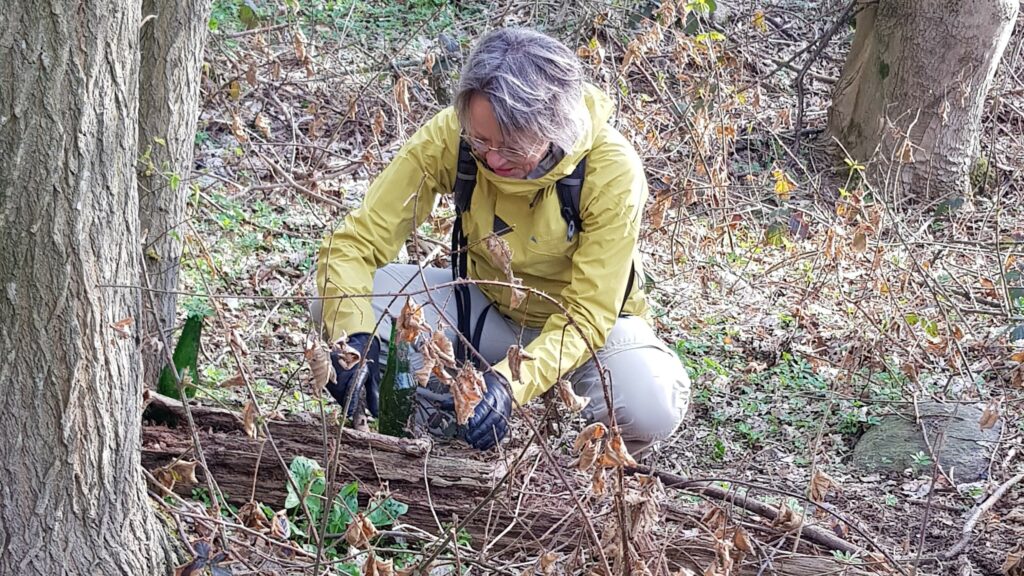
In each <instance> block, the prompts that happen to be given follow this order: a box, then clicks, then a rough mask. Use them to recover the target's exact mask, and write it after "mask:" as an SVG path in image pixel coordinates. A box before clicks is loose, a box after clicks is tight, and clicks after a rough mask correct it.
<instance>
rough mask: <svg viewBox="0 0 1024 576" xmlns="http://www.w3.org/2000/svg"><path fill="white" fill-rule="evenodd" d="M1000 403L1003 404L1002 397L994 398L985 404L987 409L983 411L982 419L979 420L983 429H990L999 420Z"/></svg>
mask: <svg viewBox="0 0 1024 576" xmlns="http://www.w3.org/2000/svg"><path fill="white" fill-rule="evenodd" d="M1000 404H1002V398H993V399H991V400H989V401H988V404H986V405H985V411H984V412H982V413H981V419H980V420H979V421H978V425H979V426H980V427H981V429H982V430H988V429H989V428H991V427H993V426H995V425H996V422H998V421H999V405H1000Z"/></svg>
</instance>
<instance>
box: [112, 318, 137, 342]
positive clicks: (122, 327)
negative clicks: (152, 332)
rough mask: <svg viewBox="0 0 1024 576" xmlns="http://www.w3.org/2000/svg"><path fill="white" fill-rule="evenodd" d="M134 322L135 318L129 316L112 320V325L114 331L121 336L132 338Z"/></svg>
mask: <svg viewBox="0 0 1024 576" xmlns="http://www.w3.org/2000/svg"><path fill="white" fill-rule="evenodd" d="M134 323H135V319H134V318H132V317H131V316H129V317H128V318H122V319H121V320H118V321H117V322H112V323H111V324H110V327H111V328H113V329H114V333H115V334H117V336H118V337H119V338H131V336H132V331H131V329H130V328H131V325H132V324H134Z"/></svg>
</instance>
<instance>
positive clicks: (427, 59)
mask: <svg viewBox="0 0 1024 576" xmlns="http://www.w3.org/2000/svg"><path fill="white" fill-rule="evenodd" d="M435 62H437V56H434V53H433V52H427V53H426V54H424V55H423V72H424V73H426V74H430V72H431V71H432V70H433V69H434V63H435Z"/></svg>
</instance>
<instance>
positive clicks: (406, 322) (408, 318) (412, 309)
mask: <svg viewBox="0 0 1024 576" xmlns="http://www.w3.org/2000/svg"><path fill="white" fill-rule="evenodd" d="M426 331H427V326H426V324H425V323H424V322H423V307H422V306H416V305H415V304H414V303H413V301H412V298H406V300H405V306H402V312H401V313H399V315H398V341H399V342H415V341H416V338H417V337H418V336H419V335H420V334H422V333H424V332H426Z"/></svg>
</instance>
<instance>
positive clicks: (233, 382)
mask: <svg viewBox="0 0 1024 576" xmlns="http://www.w3.org/2000/svg"><path fill="white" fill-rule="evenodd" d="M239 386H245V376H242V375H241V374H235V375H234V376H232V377H231V378H228V379H227V380H225V381H223V382H221V383H220V387H221V388H238V387H239Z"/></svg>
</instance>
